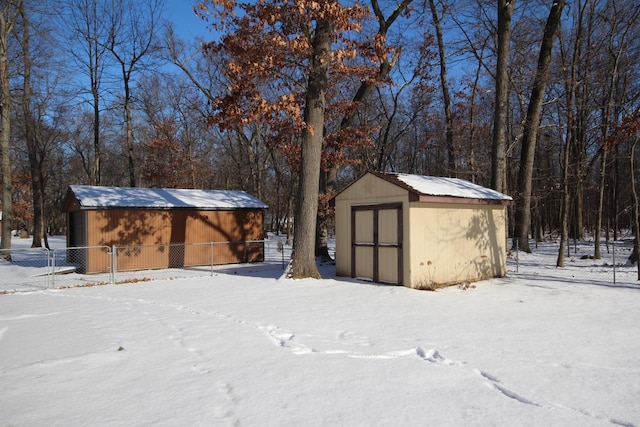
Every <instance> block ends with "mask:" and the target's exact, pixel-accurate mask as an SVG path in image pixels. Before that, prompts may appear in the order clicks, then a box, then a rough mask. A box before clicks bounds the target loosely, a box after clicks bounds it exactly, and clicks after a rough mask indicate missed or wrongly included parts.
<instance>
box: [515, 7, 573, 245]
mask: <svg viewBox="0 0 640 427" xmlns="http://www.w3.org/2000/svg"><path fill="white" fill-rule="evenodd" d="M563 7H564V0H555V1H553V4H552V5H551V11H550V12H549V17H548V18H547V23H546V25H545V29H544V35H543V37H542V44H541V46H540V55H539V57H538V68H537V69H536V75H535V79H534V83H533V89H532V91H531V98H530V99H529V107H528V109H527V117H526V119H525V123H524V133H523V137H522V152H521V158H520V170H519V173H518V189H517V193H518V198H517V199H516V217H515V237H516V239H517V240H518V247H519V248H520V250H522V251H524V252H531V248H530V247H529V239H528V236H529V228H530V227H531V188H532V181H533V161H534V159H535V150H536V140H537V136H538V129H539V128H540V116H541V114H542V101H543V100H544V92H545V89H546V86H547V80H548V79H549V68H550V65H551V49H552V47H553V40H554V38H555V34H556V30H557V29H558V25H559V24H560V18H561V16H562V9H563Z"/></svg>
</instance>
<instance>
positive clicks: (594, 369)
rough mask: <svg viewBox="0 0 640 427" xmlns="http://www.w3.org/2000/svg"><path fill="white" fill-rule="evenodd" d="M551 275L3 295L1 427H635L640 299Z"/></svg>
mask: <svg viewBox="0 0 640 427" xmlns="http://www.w3.org/2000/svg"><path fill="white" fill-rule="evenodd" d="M553 265H555V253H554V251H553V245H552V244H550V245H548V246H545V247H544V248H541V249H539V250H538V251H536V253H534V254H521V257H520V268H522V269H523V270H524V271H529V273H526V272H523V270H520V271H519V272H518V273H517V274H516V273H515V272H514V271H515V265H514V262H513V260H510V264H509V271H510V274H509V275H508V277H506V278H504V279H494V280H489V281H484V282H478V283H476V284H475V287H470V288H468V289H466V290H464V289H462V288H459V287H450V288H446V289H442V290H439V291H437V292H425V291H415V290H411V289H408V288H404V287H397V286H381V285H375V284H371V283H366V282H359V281H354V280H349V279H345V278H336V277H335V276H334V268H333V266H331V265H326V266H323V267H322V270H323V275H324V277H325V279H324V280H290V279H284V278H281V277H280V275H281V273H282V269H281V268H275V267H274V265H273V264H266V265H247V266H234V267H232V268H229V267H224V268H222V267H221V268H220V269H219V270H217V271H216V273H215V274H214V275H213V276H212V277H206V276H205V277H195V278H185V279H173V280H171V279H164V280H155V281H145V282H138V283H129V284H121V285H114V286H110V285H108V286H95V287H88V288H72V289H59V290H40V291H35V292H19V293H8V294H5V295H0V425H3V426H4V425H7V426H8V425H20V426H35V425H37V426H42V425H60V426H62V425H64V426H79V425H127V426H130V425H151V424H158V425H169V426H177V425H180V426H182V425H216V426H217V425H230V426H294V425H295V426H300V425H312V426H327V425H344V426H371V425H376V426H400V425H402V426H424V425H437V426H461V425H464V426H486V425H499V426H513V425H518V426H548V425H554V426H606V425H623V426H640V404H638V396H640V363H639V358H638V355H639V354H640V286H638V285H636V282H633V281H632V282H628V283H626V282H625V283H618V284H616V285H613V284H611V283H607V282H606V281H602V280H599V279H597V278H596V275H597V274H600V273H599V272H600V270H606V269H607V265H605V262H595V261H593V260H580V259H579V258H578V257H577V256H576V257H575V259H572V260H571V259H570V260H568V265H569V267H568V268H567V269H564V270H558V269H555V268H554V267H552V266H553ZM579 265H581V266H582V267H585V268H586V270H585V268H583V269H582V270H579V271H580V272H581V273H580V274H578V273H577V271H578V270H576V269H577V268H578V267H577V266H579ZM526 266H529V267H533V270H531V269H530V270H526ZM587 270H588V271H590V273H589V274H588V275H582V272H584V271H587ZM582 277H584V279H583V278H582ZM0 281H2V278H1V277H0Z"/></svg>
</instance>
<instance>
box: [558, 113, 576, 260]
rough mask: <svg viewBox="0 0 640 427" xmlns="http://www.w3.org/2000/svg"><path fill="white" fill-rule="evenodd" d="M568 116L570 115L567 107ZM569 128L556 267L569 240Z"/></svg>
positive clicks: (563, 172)
mask: <svg viewBox="0 0 640 427" xmlns="http://www.w3.org/2000/svg"><path fill="white" fill-rule="evenodd" d="M569 114H570V116H571V115H572V113H571V110H570V109H569ZM571 133H572V131H571V129H568V130H567V135H566V137H565V145H564V158H563V161H562V206H561V214H562V218H561V220H560V247H559V248H558V259H557V261H556V267H564V249H565V247H566V245H567V241H568V240H569V203H570V202H571V196H570V194H569V159H570V157H571V156H570V154H569V153H570V149H571V138H572V136H571Z"/></svg>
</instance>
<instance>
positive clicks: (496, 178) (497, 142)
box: [491, 0, 516, 192]
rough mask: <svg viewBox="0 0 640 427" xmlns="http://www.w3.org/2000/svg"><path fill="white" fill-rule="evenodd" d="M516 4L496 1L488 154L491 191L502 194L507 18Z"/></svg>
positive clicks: (508, 18) (507, 44) (509, 30)
mask: <svg viewBox="0 0 640 427" xmlns="http://www.w3.org/2000/svg"><path fill="white" fill-rule="evenodd" d="M515 3H516V0H498V51H497V56H498V58H497V59H498V62H497V65H496V76H495V82H496V87H495V94H496V101H495V105H494V113H493V140H492V141H493V142H492V150H491V188H493V189H494V190H496V191H500V192H504V191H505V190H506V189H505V168H506V145H507V116H508V110H507V109H508V99H509V73H508V70H509V43H510V42H511V17H512V16H513V8H514V7H515Z"/></svg>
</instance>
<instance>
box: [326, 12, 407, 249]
mask: <svg viewBox="0 0 640 427" xmlns="http://www.w3.org/2000/svg"><path fill="white" fill-rule="evenodd" d="M411 3H412V0H402V1H401V2H399V3H398V4H397V5H396V6H395V7H394V8H392V10H391V11H390V12H389V14H388V16H387V15H386V14H385V11H384V10H383V9H382V7H381V5H380V1H379V0H371V2H370V4H371V10H372V12H373V15H374V16H375V19H376V23H377V25H378V28H377V31H376V33H375V35H374V36H373V40H374V49H373V51H374V52H375V54H376V55H377V58H376V60H377V62H378V63H379V65H378V68H377V70H376V71H375V73H374V74H373V76H367V77H366V78H361V79H360V84H359V86H358V88H357V89H356V90H355V92H354V93H353V97H352V98H351V100H350V103H349V105H350V106H349V108H347V109H346V110H345V112H344V114H343V115H342V119H341V120H340V124H339V126H338V128H337V129H336V130H335V131H334V132H333V134H334V135H335V138H330V140H341V141H342V140H344V139H345V138H344V136H343V135H344V134H346V133H351V134H353V129H354V127H355V125H356V121H357V120H356V117H357V113H358V111H359V110H360V109H361V108H362V107H363V106H364V105H365V103H366V100H367V98H368V97H369V96H370V94H371V92H372V91H373V90H374V88H376V86H379V85H380V84H381V83H382V82H384V81H385V80H387V79H388V77H389V74H390V73H391V71H392V70H393V69H394V68H395V66H396V65H397V62H398V59H399V55H400V52H401V50H402V47H400V46H395V47H392V46H391V43H390V42H389V31H390V29H391V27H392V26H393V25H394V24H395V23H396V22H397V21H398V19H399V18H400V17H401V16H403V14H404V15H409V11H410V6H411ZM362 139H363V140H365V139H366V138H362ZM326 143H327V141H325V153H329V156H328V157H332V158H333V161H326V162H325V163H326V167H325V168H324V169H323V170H322V171H321V174H320V193H321V195H322V196H323V197H322V200H323V205H324V206H321V209H320V211H319V212H318V221H317V227H316V228H317V230H316V255H318V256H320V257H322V258H323V259H330V258H331V256H330V255H329V242H328V236H329V224H328V223H329V220H330V218H329V217H330V215H327V214H324V213H323V212H321V211H324V212H326V211H327V205H328V201H329V199H330V198H331V197H333V195H334V192H335V190H334V188H335V185H336V178H337V176H338V169H339V168H340V167H341V166H343V164H344V161H342V162H340V161H337V160H338V159H343V156H342V150H343V148H344V147H342V146H335V145H331V144H328V145H327V144H326Z"/></svg>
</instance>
